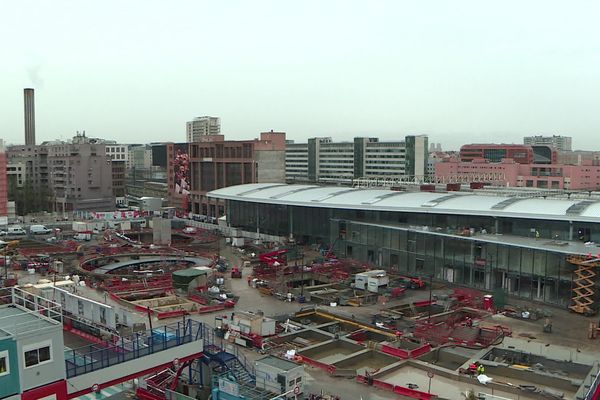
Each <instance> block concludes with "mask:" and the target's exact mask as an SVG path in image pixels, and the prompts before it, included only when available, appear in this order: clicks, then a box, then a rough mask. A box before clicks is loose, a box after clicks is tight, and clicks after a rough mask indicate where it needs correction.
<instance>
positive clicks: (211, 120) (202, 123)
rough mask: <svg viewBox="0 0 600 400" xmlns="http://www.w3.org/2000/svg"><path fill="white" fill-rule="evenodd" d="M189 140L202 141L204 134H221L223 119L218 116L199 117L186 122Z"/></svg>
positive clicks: (189, 141)
mask: <svg viewBox="0 0 600 400" xmlns="http://www.w3.org/2000/svg"><path fill="white" fill-rule="evenodd" d="M186 134H187V136H186V137H187V142H188V143H191V142H200V141H202V137H203V136H211V135H220V134H221V119H220V118H218V117H208V116H204V117H198V118H194V119H193V120H192V121H188V122H187V123H186Z"/></svg>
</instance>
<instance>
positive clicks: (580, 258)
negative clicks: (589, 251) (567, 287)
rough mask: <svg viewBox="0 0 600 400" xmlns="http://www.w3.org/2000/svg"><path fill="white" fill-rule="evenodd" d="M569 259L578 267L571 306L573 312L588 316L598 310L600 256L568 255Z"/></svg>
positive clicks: (574, 279)
mask: <svg viewBox="0 0 600 400" xmlns="http://www.w3.org/2000/svg"><path fill="white" fill-rule="evenodd" d="M567 261H568V262H569V263H571V264H573V265H575V266H576V267H577V269H576V270H575V277H574V278H573V289H572V295H573V297H572V298H571V305H570V306H569V308H570V309H571V311H573V312H576V313H579V314H584V315H586V316H590V315H594V314H595V313H596V311H597V309H596V307H595V299H594V295H595V292H596V291H595V285H596V275H597V272H596V269H597V268H598V267H600V257H595V256H591V255H570V256H567Z"/></svg>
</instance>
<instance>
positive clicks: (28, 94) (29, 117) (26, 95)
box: [23, 88, 35, 146]
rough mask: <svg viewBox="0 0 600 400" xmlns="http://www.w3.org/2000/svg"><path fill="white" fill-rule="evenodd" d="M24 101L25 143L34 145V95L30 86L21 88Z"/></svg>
mask: <svg viewBox="0 0 600 400" xmlns="http://www.w3.org/2000/svg"><path fill="white" fill-rule="evenodd" d="M23 99H24V103H25V145H27V146H34V145H35V97H34V91H33V89H31V88H27V89H24V90H23Z"/></svg>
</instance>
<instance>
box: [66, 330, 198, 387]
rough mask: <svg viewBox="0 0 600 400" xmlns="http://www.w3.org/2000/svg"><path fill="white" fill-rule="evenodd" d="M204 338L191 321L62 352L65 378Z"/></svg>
mask: <svg viewBox="0 0 600 400" xmlns="http://www.w3.org/2000/svg"><path fill="white" fill-rule="evenodd" d="M203 339H204V329H203V324H202V323H200V322H197V321H193V320H190V319H188V320H186V321H185V323H184V322H181V321H180V322H177V323H173V324H171V325H165V326H162V327H160V328H156V329H153V330H152V331H145V332H141V333H140V332H137V333H136V334H134V335H131V336H129V337H121V338H119V339H118V340H117V341H115V342H114V343H110V342H108V343H106V344H105V346H100V345H97V344H92V345H87V346H84V347H80V348H77V349H74V350H67V351H66V352H65V364H66V370H67V378H72V377H74V376H78V375H83V374H86V373H88V372H92V371H97V370H99V369H102V368H106V367H110V366H113V365H117V364H120V363H123V362H126V361H130V360H134V359H137V358H141V357H145V356H147V355H150V354H154V353H157V352H159V351H164V350H168V349H171V348H174V347H177V346H181V345H183V344H187V343H192V342H195V341H199V340H203Z"/></svg>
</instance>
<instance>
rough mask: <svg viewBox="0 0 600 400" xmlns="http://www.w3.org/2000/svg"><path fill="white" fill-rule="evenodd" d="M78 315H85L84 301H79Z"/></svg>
mask: <svg viewBox="0 0 600 400" xmlns="http://www.w3.org/2000/svg"><path fill="white" fill-rule="evenodd" d="M77 313H78V314H79V315H83V301H81V300H77Z"/></svg>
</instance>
